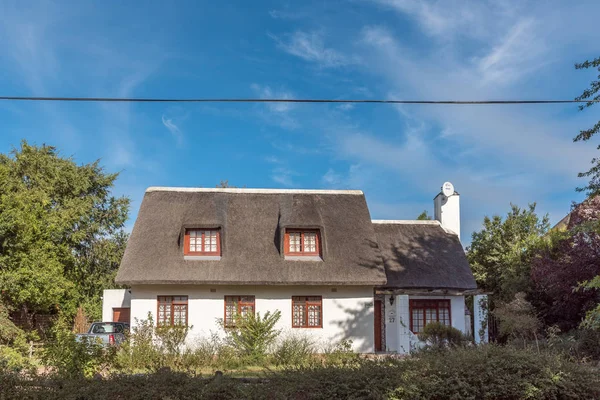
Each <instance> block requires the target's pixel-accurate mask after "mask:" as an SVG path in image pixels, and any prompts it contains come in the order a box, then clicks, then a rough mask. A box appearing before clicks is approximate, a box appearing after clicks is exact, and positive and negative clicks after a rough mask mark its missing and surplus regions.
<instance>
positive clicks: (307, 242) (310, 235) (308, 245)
mask: <svg viewBox="0 0 600 400" xmlns="http://www.w3.org/2000/svg"><path fill="white" fill-rule="evenodd" d="M304 251H305V252H308V253H316V251H317V234H316V233H315V232H306V233H304Z"/></svg>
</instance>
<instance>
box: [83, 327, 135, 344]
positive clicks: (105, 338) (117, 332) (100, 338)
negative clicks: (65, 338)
mask: <svg viewBox="0 0 600 400" xmlns="http://www.w3.org/2000/svg"><path fill="white" fill-rule="evenodd" d="M127 331H129V324H126V323H123V322H94V323H93V324H92V325H91V326H90V329H89V330H88V333H80V334H77V335H75V339H76V340H77V341H79V342H80V341H82V340H88V341H90V342H91V341H97V342H99V343H101V344H102V346H112V345H120V344H121V343H122V342H123V341H124V340H125V333H126V332H127Z"/></svg>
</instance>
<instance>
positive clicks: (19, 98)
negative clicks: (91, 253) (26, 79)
mask: <svg viewBox="0 0 600 400" xmlns="http://www.w3.org/2000/svg"><path fill="white" fill-rule="evenodd" d="M0 100H7V101H72V102H111V103H365V104H455V105H466V104H566V103H598V102H600V100H393V99H390V100H385V99H379V100H364V99H253V98H202V99H177V98H144V97H141V98H140V97H29V96H0Z"/></svg>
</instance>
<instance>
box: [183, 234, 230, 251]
mask: <svg viewBox="0 0 600 400" xmlns="http://www.w3.org/2000/svg"><path fill="white" fill-rule="evenodd" d="M192 231H195V232H200V233H201V236H200V237H201V246H202V248H203V249H204V248H205V246H206V242H205V241H206V238H205V232H207V231H209V232H216V234H217V251H190V232H192ZM183 254H184V255H186V256H220V255H221V230H220V229H218V228H188V229H186V230H185V237H184V241H183Z"/></svg>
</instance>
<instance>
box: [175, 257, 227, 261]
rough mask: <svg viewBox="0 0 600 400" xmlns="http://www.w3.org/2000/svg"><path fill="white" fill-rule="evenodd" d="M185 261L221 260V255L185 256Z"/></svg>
mask: <svg viewBox="0 0 600 400" xmlns="http://www.w3.org/2000/svg"><path fill="white" fill-rule="evenodd" d="M183 259H184V260H185V261H221V256H183Z"/></svg>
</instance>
